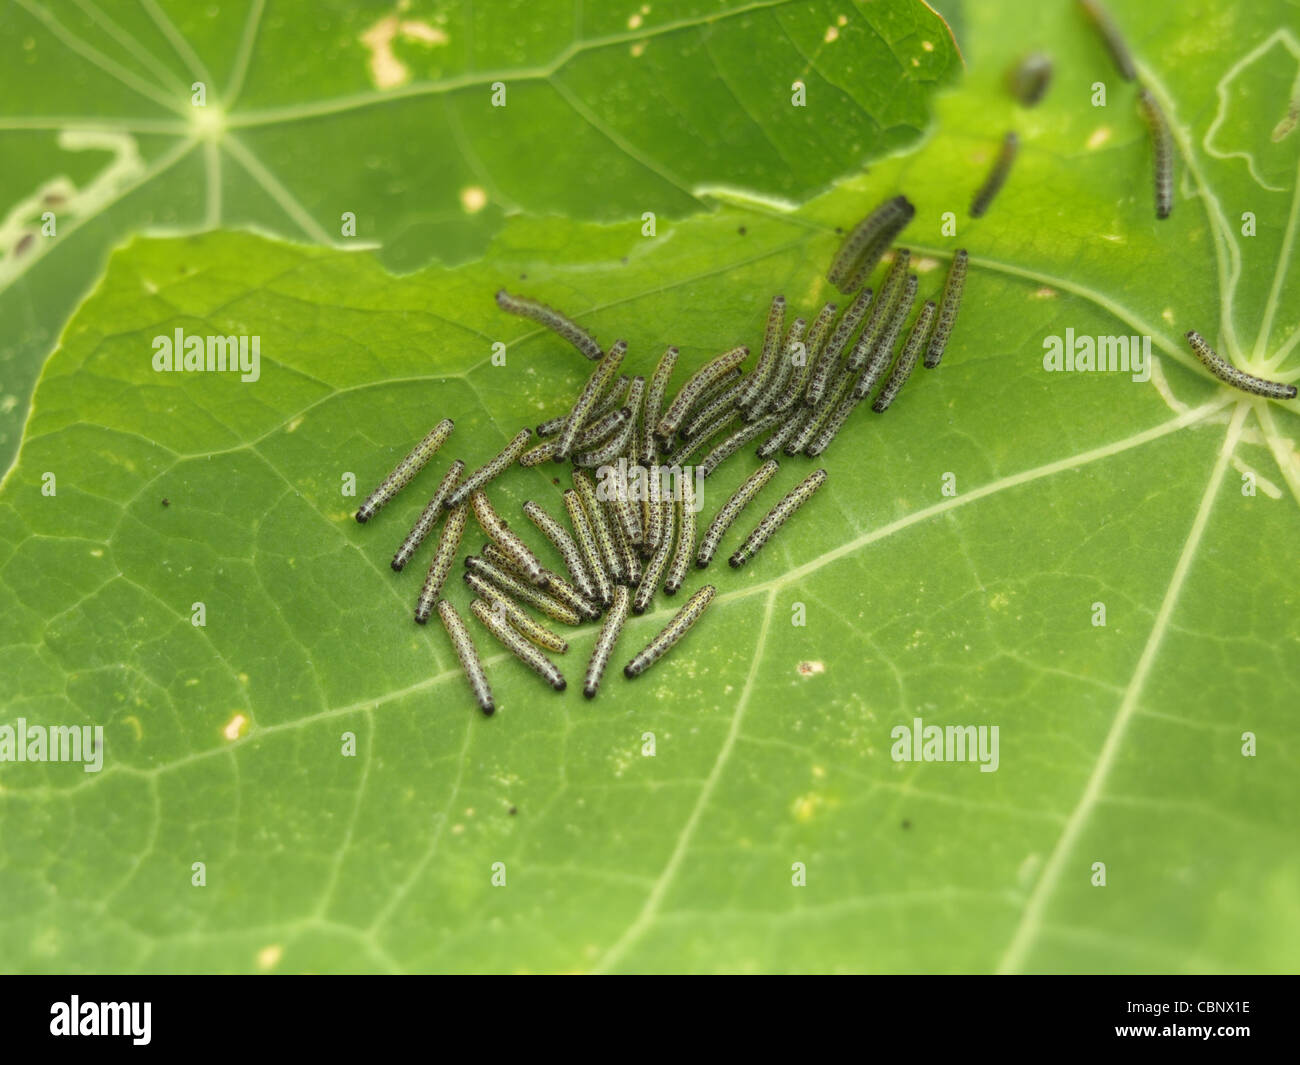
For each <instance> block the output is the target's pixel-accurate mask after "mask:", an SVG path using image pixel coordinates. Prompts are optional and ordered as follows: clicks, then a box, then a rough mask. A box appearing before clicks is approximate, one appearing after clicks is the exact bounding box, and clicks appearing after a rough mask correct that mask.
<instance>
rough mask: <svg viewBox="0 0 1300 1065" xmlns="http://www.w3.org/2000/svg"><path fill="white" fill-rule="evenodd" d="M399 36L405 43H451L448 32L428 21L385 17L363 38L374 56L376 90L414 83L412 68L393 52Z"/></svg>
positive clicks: (371, 67)
mask: <svg viewBox="0 0 1300 1065" xmlns="http://www.w3.org/2000/svg"><path fill="white" fill-rule="evenodd" d="M399 36H400V37H401V38H402V39H403V40H406V41H413V42H415V43H416V44H423V45H427V46H432V45H436V44H446V43H447V40H448V37H447V34H446V32H445V31H444V30H441V29H439V28H438V27H437V26H430V25H429V24H428V23H426V22H417V21H416V20H414V19H399V18H398V17H397V16H396V15H386V16H384V17H383V18H381V19H380V20H379V21H378V22H376V23H375V24H374V25H373V26H371V27H370V29H368V30H366V32H365V33H363V34H362V35H361V37H360V40H361V43H362V44H363V45H365V48H366V51H368V52H369V53H370V61H369V63H368V64H367V65H368V66H369V69H370V80H371V82H372V83H373V84H374V86H375V88H376V89H395V88H397V87H398V86H399V85H405V84H406V83H407V82H408V81H410V80H411V71H410V68H409V67H407V65H406V64H405V63H403V62H402V61H401V60H400V59H398V58H397V55H396V53H395V52H394V51H393V41H394V40H396V39H397V38H398V37H399Z"/></svg>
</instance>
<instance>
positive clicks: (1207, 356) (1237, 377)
mask: <svg viewBox="0 0 1300 1065" xmlns="http://www.w3.org/2000/svg"><path fill="white" fill-rule="evenodd" d="M1187 343H1188V344H1190V345H1191V346H1192V351H1193V352H1194V353H1195V355H1196V357H1197V358H1198V359H1200V360H1201V362H1202V364H1203V365H1204V366H1205V368H1206V369H1207V370H1209V371H1210V373H1212V374H1214V376H1215V377H1217V378H1218V379H1219V380H1220V381H1223V382H1224V383H1225V384H1229V385H1232V387H1233V388H1240V389H1241V390H1242V391H1243V392H1250V393H1251V394H1252V395H1256V396H1267V397H1268V398H1269V399H1295V397H1296V387H1295V385H1288V384H1285V383H1284V382H1282V381H1266V380H1264V378H1262V377H1255V376H1253V375H1252V374H1248V373H1246V372H1245V371H1243V370H1238V369H1237V368H1236V367H1235V366H1233V365H1232V363H1230V362H1228V361H1227V360H1226V359H1224V358H1223V357H1222V356H1221V355H1219V354H1218V352H1216V351H1215V350H1214V349H1213V348H1212V347H1210V345H1209V344H1207V343H1206V341H1205V338H1204V337H1203V336H1201V334H1200V333H1198V332H1197V331H1196V330H1195V329H1189V330H1188V331H1187Z"/></svg>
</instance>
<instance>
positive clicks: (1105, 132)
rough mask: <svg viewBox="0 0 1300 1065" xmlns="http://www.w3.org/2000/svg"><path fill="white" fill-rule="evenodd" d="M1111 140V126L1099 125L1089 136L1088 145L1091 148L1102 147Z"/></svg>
mask: <svg viewBox="0 0 1300 1065" xmlns="http://www.w3.org/2000/svg"><path fill="white" fill-rule="evenodd" d="M1108 140H1110V127H1109V126H1098V127H1097V128H1096V129H1094V130H1093V131H1092V133H1091V134H1090V135H1089V137H1088V147H1089V148H1091V149H1096V148H1100V147H1101V146H1102V145H1103V144H1105V143H1106V142H1107V141H1108Z"/></svg>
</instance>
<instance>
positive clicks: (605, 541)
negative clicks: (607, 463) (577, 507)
mask: <svg viewBox="0 0 1300 1065" xmlns="http://www.w3.org/2000/svg"><path fill="white" fill-rule="evenodd" d="M573 487H574V489H575V490H576V491H577V493H578V498H579V499H580V500H581V501H582V509H583V511H584V512H585V513H586V515H587V523H588V525H589V526H590V528H591V534H592V538H593V539H594V540H595V541H596V547H597V548H598V549H599V551H600V557H601V560H602V561H603V562H604V564H605V572H606V573H608V574H609V578H610V580H611V581H613V582H615V583H618V582H620V581H626V580H627V573H626V572H625V570H624V567H623V558H622V556H621V555H620V554H619V553H618V549H617V548H616V547H615V546H614V535H613V533H611V532H610V530H609V523H608V522H607V521H606V520H605V508H604V507H602V506H601V505H600V500H599V499H597V498H596V486H595V485H594V484H593V483H592V481H591V478H590V477H588V476H587V475H586V474H585V473H582V472H581V471H578V470H575V471H574V473H573ZM605 605H608V604H605Z"/></svg>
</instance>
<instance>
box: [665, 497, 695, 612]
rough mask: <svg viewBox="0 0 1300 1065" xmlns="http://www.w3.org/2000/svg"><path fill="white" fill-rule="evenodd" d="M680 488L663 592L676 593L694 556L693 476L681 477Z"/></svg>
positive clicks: (688, 570) (667, 593)
mask: <svg viewBox="0 0 1300 1065" xmlns="http://www.w3.org/2000/svg"><path fill="white" fill-rule="evenodd" d="M677 483H678V485H679V486H680V488H681V491H680V493H679V498H678V500H677V546H676V547H675V548H674V549H673V559H672V562H671V563H670V564H669V566H668V579H667V580H666V581H665V582H664V594H665V595H676V594H677V589H679V588H680V587H681V586H682V583H683V582H684V581H685V580H686V574H687V573H689V572H690V568H691V559H692V558H693V557H694V556H695V537H696V534H697V527H696V519H695V514H696V511H695V478H694V477H681V478H679V480H678V482H677Z"/></svg>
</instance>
